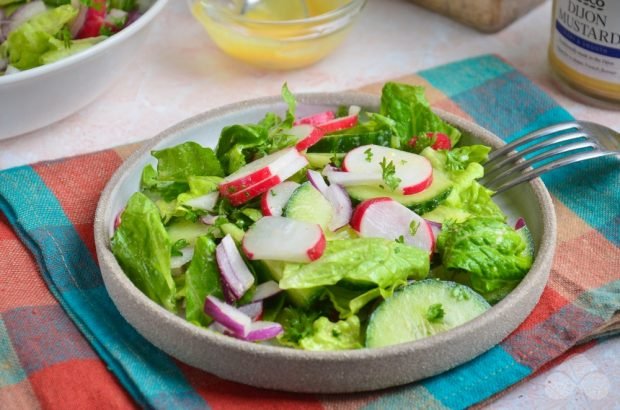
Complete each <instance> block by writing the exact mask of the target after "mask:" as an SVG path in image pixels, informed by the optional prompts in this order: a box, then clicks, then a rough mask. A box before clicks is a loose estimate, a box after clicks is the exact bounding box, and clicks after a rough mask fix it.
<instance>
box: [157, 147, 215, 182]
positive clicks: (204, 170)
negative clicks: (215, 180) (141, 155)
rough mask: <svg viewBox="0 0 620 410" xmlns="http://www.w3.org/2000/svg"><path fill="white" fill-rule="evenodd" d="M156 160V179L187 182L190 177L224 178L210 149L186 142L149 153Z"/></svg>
mask: <svg viewBox="0 0 620 410" xmlns="http://www.w3.org/2000/svg"><path fill="white" fill-rule="evenodd" d="M151 154H152V155H153V156H154V157H155V158H157V179H158V180H160V181H175V182H187V180H188V178H189V177H190V176H218V177H221V176H224V172H223V170H222V166H221V165H220V161H219V160H218V159H217V157H216V156H215V153H214V152H213V150H212V149H211V148H205V147H203V146H202V145H200V144H198V143H196V142H192V141H188V142H184V143H183V144H179V145H177V146H175V147H171V148H165V149H162V150H159V151H153V152H152V153H151Z"/></svg>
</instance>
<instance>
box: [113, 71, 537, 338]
mask: <svg viewBox="0 0 620 410" xmlns="http://www.w3.org/2000/svg"><path fill="white" fill-rule="evenodd" d="M282 95H283V98H284V100H285V101H286V102H287V104H288V110H287V112H286V113H285V114H284V115H283V116H282V117H281V116H279V115H278V114H276V113H267V114H266V115H265V117H264V118H263V119H262V120H261V121H259V122H258V123H255V124H232V125H230V126H227V127H225V128H224V129H222V131H221V135H220V138H219V141H218V144H217V146H216V147H215V149H211V148H208V147H203V146H201V145H200V144H198V143H195V142H185V143H182V144H180V145H177V146H173V147H169V148H164V149H159V150H157V151H153V152H152V155H153V156H154V157H155V158H156V159H157V164H156V166H152V165H148V166H146V167H145V168H144V169H143V171H142V177H141V183H140V190H139V192H136V193H134V194H133V195H132V196H131V197H130V198H129V200H128V202H127V204H126V206H125V208H124V209H123V211H122V212H121V213H119V215H118V217H117V218H116V221H115V224H114V227H113V232H112V234H111V236H112V238H111V242H110V245H111V250H112V252H113V254H114V255H115V257H116V259H117V261H118V263H119V265H120V266H121V267H122V269H123V271H124V272H125V274H126V275H127V276H128V278H129V279H130V280H131V281H132V282H133V283H134V284H135V285H136V287H138V288H139V289H140V290H141V291H142V292H143V293H144V294H145V295H146V296H148V297H149V298H150V299H152V300H153V301H155V302H156V303H158V304H160V305H161V306H163V307H164V308H166V309H168V310H169V311H172V312H175V313H177V314H178V315H181V316H182V317H184V318H185V319H186V320H187V321H189V322H191V323H193V324H195V325H196V326H200V327H205V328H208V329H210V330H212V331H215V332H219V333H223V334H226V335H229V336H230V337H234V338H238V339H243V340H247V341H250V342H267V343H271V344H277V345H282V346H288V347H293V348H299V349H305V350H339V349H357V348H362V347H369V348H374V347H382V346H388V345H394V344H400V343H405V342H409V341H413V340H418V339H421V338H424V337H427V336H431V335H433V334H436V333H439V332H443V331H446V330H449V329H452V328H454V327H457V326H459V325H461V324H463V323H466V322H467V321H469V320H471V319H473V318H475V317H476V316H478V315H480V314H482V313H483V312H485V311H486V310H488V309H489V308H490V306H491V305H492V304H494V303H496V302H498V301H500V300H502V299H503V298H504V297H505V296H506V295H507V294H508V293H510V291H511V290H512V289H514V288H515V287H516V286H517V285H518V284H519V282H520V281H521V279H522V278H523V277H524V276H525V274H526V273H527V272H528V270H529V269H530V266H531V264H532V260H533V250H532V249H533V247H532V245H531V240H530V238H529V234H528V230H527V228H526V227H525V226H524V223H523V221H522V220H521V221H518V222H517V224H516V225H515V224H514V222H512V221H510V222H509V221H507V217H506V215H505V214H504V213H503V212H502V210H501V209H500V208H499V207H498V206H497V205H496V204H495V203H494V202H493V200H492V197H491V195H492V192H491V191H489V190H488V189H486V188H484V187H483V186H481V185H480V184H479V183H478V182H477V181H476V180H477V179H479V178H480V177H482V175H483V168H482V165H481V163H482V162H484V161H485V159H486V156H487V154H488V152H489V150H490V148H489V147H486V146H483V145H471V146H459V145H458V142H459V139H460V137H461V133H460V131H459V130H458V129H456V128H454V127H453V126H451V125H450V124H448V123H446V122H444V121H443V120H442V119H441V118H439V117H438V116H437V115H436V114H434V113H433V112H432V111H431V109H430V107H429V104H428V102H427V101H426V99H425V98H424V90H423V88H421V87H413V86H408V85H404V84H396V83H387V84H386V85H385V86H384V88H383V93H382V98H381V106H380V109H379V112H368V111H366V110H365V109H363V108H360V107H356V106H351V107H341V108H340V109H338V110H336V111H326V112H320V113H315V114H314V115H311V116H306V117H302V118H297V117H296V115H295V110H296V103H295V99H294V97H293V95H292V94H291V93H290V92H289V91H288V89H287V88H286V86H285V87H283V92H282Z"/></svg>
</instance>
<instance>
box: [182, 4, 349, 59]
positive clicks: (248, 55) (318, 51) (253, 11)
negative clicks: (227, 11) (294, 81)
mask: <svg viewBox="0 0 620 410" xmlns="http://www.w3.org/2000/svg"><path fill="white" fill-rule="evenodd" d="M350 1H351V0H305V1H302V0H262V1H261V2H259V3H258V4H256V5H254V6H252V7H251V8H249V9H248V10H247V11H245V12H244V13H243V15H241V14H239V15H237V16H235V17H236V18H233V19H232V20H229V19H226V18H216V17H214V15H212V14H210V13H209V11H208V10H207V9H206V8H205V2H201V1H200V0H195V1H194V3H193V5H192V13H193V15H194V17H195V18H196V19H197V20H198V21H200V22H201V23H202V25H203V26H204V28H205V29H206V31H207V32H208V33H209V36H210V37H211V39H212V40H213V41H214V42H215V44H216V45H217V46H218V47H219V48H220V49H221V50H223V51H224V52H226V53H227V54H229V55H231V56H232V57H235V58H237V59H239V60H242V61H245V62H247V63H250V64H252V65H255V66H258V67H263V68H269V69H280V70H282V69H292V68H298V67H303V66H307V65H309V64H312V63H314V62H316V61H318V60H320V59H322V58H323V57H325V56H326V55H327V54H329V53H330V52H331V51H332V50H333V49H334V48H335V47H336V46H338V45H339V44H340V42H341V41H342V40H343V37H344V36H345V35H346V33H347V31H348V29H343V30H339V31H336V32H334V33H332V34H331V35H329V36H321V35H313V33H312V29H313V27H312V25H311V23H307V22H306V21H302V20H303V19H307V18H309V17H310V18H311V17H315V16H319V15H322V14H325V13H328V12H330V11H332V10H335V9H337V8H340V7H342V6H344V5H346V4H348V3H349V2H350ZM227 20H228V21H227ZM279 23H282V24H279Z"/></svg>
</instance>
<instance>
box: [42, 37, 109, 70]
mask: <svg viewBox="0 0 620 410" xmlns="http://www.w3.org/2000/svg"><path fill="white" fill-rule="evenodd" d="M106 38H107V37H106V36H99V37H89V38H83V39H79V40H71V42H70V43H65V42H64V41H61V40H58V39H55V38H51V39H50V49H49V51H46V52H45V53H43V54H41V64H50V63H53V62H55V61H58V60H61V59H63V58H66V57H69V56H71V55H73V54H77V53H79V52H81V51H84V50H86V49H87V48H90V47H92V46H94V45H95V44H98V43H100V42H102V41H103V40H105V39H106Z"/></svg>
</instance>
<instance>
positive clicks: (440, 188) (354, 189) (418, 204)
mask: <svg viewBox="0 0 620 410" xmlns="http://www.w3.org/2000/svg"><path fill="white" fill-rule="evenodd" d="M346 190H347V192H348V193H349V195H350V196H351V198H353V199H354V200H356V201H360V202H361V201H365V200H367V199H372V198H380V197H388V198H392V199H393V200H395V201H398V202H400V203H401V204H403V205H405V206H406V207H407V208H409V209H411V210H412V211H413V212H415V213H416V214H418V215H422V214H425V213H427V212H430V211H432V210H433V209H435V208H437V206H438V205H439V204H441V203H442V202H443V201H444V200H445V199H446V198H447V197H448V195H450V191H451V190H452V182H451V181H450V179H448V177H447V176H446V175H445V174H444V173H442V172H441V171H438V170H436V169H435V170H433V182H432V183H431V185H430V186H429V187H428V188H426V189H425V190H424V191H422V192H418V193H417V194H413V195H402V194H399V193H397V192H393V191H391V190H389V189H385V188H381V187H378V186H370V185H358V186H348V187H346Z"/></svg>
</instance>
